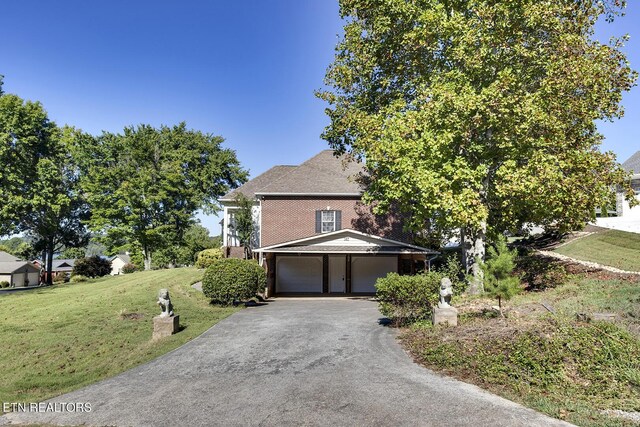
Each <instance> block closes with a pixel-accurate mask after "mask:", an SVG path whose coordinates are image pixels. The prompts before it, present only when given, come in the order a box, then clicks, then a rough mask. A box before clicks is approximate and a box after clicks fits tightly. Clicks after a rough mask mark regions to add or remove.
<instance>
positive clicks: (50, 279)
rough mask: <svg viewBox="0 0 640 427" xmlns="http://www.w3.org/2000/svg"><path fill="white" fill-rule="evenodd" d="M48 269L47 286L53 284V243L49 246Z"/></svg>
mask: <svg viewBox="0 0 640 427" xmlns="http://www.w3.org/2000/svg"><path fill="white" fill-rule="evenodd" d="M46 263H47V268H46V269H45V274H46V276H47V285H52V284H53V271H51V270H53V242H50V243H48V244H47V261H46Z"/></svg>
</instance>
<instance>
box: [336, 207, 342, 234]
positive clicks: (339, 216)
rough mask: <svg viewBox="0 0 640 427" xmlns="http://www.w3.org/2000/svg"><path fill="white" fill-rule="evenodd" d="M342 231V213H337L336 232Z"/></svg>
mask: <svg viewBox="0 0 640 427" xmlns="http://www.w3.org/2000/svg"><path fill="white" fill-rule="evenodd" d="M338 230H342V211H336V231H338Z"/></svg>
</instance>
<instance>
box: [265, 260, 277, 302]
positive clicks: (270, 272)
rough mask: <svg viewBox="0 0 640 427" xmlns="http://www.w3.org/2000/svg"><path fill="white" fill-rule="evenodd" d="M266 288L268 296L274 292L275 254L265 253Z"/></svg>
mask: <svg viewBox="0 0 640 427" xmlns="http://www.w3.org/2000/svg"><path fill="white" fill-rule="evenodd" d="M266 256H267V288H269V296H273V295H275V294H276V255H275V254H272V253H267V255H266Z"/></svg>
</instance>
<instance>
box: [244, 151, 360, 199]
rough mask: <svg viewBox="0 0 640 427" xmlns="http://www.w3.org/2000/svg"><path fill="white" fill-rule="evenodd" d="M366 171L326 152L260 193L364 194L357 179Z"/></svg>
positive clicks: (356, 164) (331, 152)
mask: <svg viewBox="0 0 640 427" xmlns="http://www.w3.org/2000/svg"><path fill="white" fill-rule="evenodd" d="M363 172H364V168H363V166H362V164H359V163H355V162H349V161H347V158H346V157H345V156H340V157H337V156H335V154H334V152H333V150H324V151H321V152H320V153H318V154H316V155H315V156H314V157H312V158H310V159H309V160H307V161H306V162H304V163H302V164H301V165H300V166H298V167H297V168H295V169H293V170H291V171H290V172H289V173H288V174H286V175H284V176H282V177H281V178H280V179H278V180H276V181H273V182H271V183H270V184H269V185H267V186H266V187H264V188H262V189H261V190H260V191H257V192H256V194H265V195H266V194H274V195H286V194H305V195H306V194H319V195H326V194H332V195H338V194H344V195H360V194H362V192H363V188H362V185H361V184H360V183H359V182H357V179H358V176H359V175H360V174H362V173H363Z"/></svg>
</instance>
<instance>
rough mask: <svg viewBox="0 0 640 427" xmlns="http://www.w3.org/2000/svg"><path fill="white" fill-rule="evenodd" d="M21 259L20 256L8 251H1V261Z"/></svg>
mask: <svg viewBox="0 0 640 427" xmlns="http://www.w3.org/2000/svg"><path fill="white" fill-rule="evenodd" d="M14 261H20V258H18V257H15V256H13V255H11V254H9V253H7V252H3V251H0V262H14Z"/></svg>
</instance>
